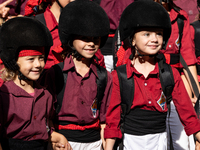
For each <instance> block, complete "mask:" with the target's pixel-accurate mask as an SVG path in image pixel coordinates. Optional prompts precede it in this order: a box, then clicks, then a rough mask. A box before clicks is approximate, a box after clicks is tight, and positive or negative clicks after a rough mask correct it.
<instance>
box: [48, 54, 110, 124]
mask: <svg viewBox="0 0 200 150" xmlns="http://www.w3.org/2000/svg"><path fill="white" fill-rule="evenodd" d="M63 71H68V76H67V82H66V87H65V92H64V96H63V102H62V107H61V110H60V112H59V114H58V120H59V121H69V122H74V123H78V124H80V125H85V124H90V123H93V122H94V121H97V120H98V119H100V123H105V118H106V112H107V108H108V106H109V99H110V93H111V88H112V87H111V85H112V84H111V83H112V76H111V74H110V73H109V72H107V73H108V77H107V86H106V89H105V92H104V97H103V99H102V103H101V108H100V115H99V112H98V111H97V113H96V117H94V116H93V113H92V110H91V108H92V104H93V103H94V100H95V98H96V94H97V84H96V78H97V77H98V75H97V70H96V64H95V63H94V62H92V63H91V65H90V70H89V72H88V73H87V74H86V75H85V76H84V77H82V76H81V75H80V74H78V73H77V72H76V69H75V65H74V62H73V60H72V58H71V56H70V57H69V58H67V57H66V59H65V61H64V68H63ZM45 79H46V85H47V88H48V89H49V91H50V92H51V93H52V94H53V95H54V96H55V97H56V94H55V91H56V87H55V73H54V69H53V68H50V69H49V70H48V71H47V74H46V77H45Z"/></svg>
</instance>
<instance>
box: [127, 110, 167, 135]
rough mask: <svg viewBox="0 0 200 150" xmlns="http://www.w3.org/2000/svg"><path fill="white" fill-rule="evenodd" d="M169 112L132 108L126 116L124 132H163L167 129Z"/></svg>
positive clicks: (138, 133)
mask: <svg viewBox="0 0 200 150" xmlns="http://www.w3.org/2000/svg"><path fill="white" fill-rule="evenodd" d="M166 116H167V113H162V112H158V111H150V110H143V109H139V108H135V109H132V110H131V111H130V113H129V114H127V115H126V116H125V121H124V132H125V133H128V134H132V135H146V134H155V133H162V132H164V131H165V130H166V123H165V122H166Z"/></svg>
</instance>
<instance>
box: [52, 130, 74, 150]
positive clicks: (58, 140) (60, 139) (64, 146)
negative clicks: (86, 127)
mask: <svg viewBox="0 0 200 150" xmlns="http://www.w3.org/2000/svg"><path fill="white" fill-rule="evenodd" d="M51 143H52V148H53V150H72V148H71V146H70V144H69V142H68V141H67V139H66V138H65V136H63V135H62V134H60V133H57V132H55V131H53V132H52V133H51Z"/></svg>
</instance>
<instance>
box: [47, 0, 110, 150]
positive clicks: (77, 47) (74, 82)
mask: <svg viewBox="0 0 200 150" xmlns="http://www.w3.org/2000/svg"><path fill="white" fill-rule="evenodd" d="M108 34H109V20H108V17H107V15H106V13H105V12H104V10H103V9H102V8H101V7H100V6H99V5H98V4H96V3H95V2H91V1H87V0H84V1H74V2H71V3H69V4H68V5H67V6H65V7H64V8H63V9H62V12H61V16H60V19H59V36H60V40H61V42H62V45H63V48H64V49H65V51H66V56H67V57H66V58H65V60H64V63H61V64H63V65H64V66H63V67H62V68H61V69H60V70H61V71H60V72H59V71H56V70H55V67H54V66H53V67H52V68H50V69H49V70H48V71H47V75H46V77H45V79H46V85H47V88H48V89H49V91H51V93H52V94H53V95H54V96H55V98H56V101H57V103H58V104H59V105H57V106H59V107H57V108H59V111H57V115H56V119H55V124H56V126H57V130H58V132H59V133H62V134H63V135H64V136H65V137H66V138H67V140H68V141H69V143H70V145H71V146H72V148H73V150H80V149H84V150H91V149H92V150H100V149H102V140H103V131H104V126H105V116H106V112H107V108H108V105H109V98H110V91H111V82H112V76H111V74H109V72H107V71H106V69H105V68H103V67H100V66H99V65H98V64H97V63H96V62H95V53H96V52H97V50H98V49H99V48H100V47H102V46H103V45H104V44H105V42H106V39H107V36H108ZM59 74H61V76H59ZM66 74H67V79H66ZM63 76H64V79H63ZM102 76H105V77H103V79H105V80H104V81H105V82H104V81H103V82H104V83H103V82H102V81H101V82H100V83H101V84H102V85H101V86H99V84H98V81H99V79H101V77H102ZM106 76H107V77H106ZM59 82H61V83H62V84H61V85H63V83H64V86H62V91H63V93H62V94H60V92H59V93H57V91H58V89H59V88H60V87H61V86H59V85H58V84H57V83H59ZM102 87H104V89H102ZM99 89H101V90H99ZM100 93H101V94H100ZM60 95H61V96H60ZM99 96H100V97H101V98H100V97H99ZM101 139H102V140H101ZM103 144H104V143H103Z"/></svg>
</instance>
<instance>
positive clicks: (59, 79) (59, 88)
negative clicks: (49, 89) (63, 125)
mask: <svg viewBox="0 0 200 150" xmlns="http://www.w3.org/2000/svg"><path fill="white" fill-rule="evenodd" d="M63 67H64V62H61V63H59V64H56V65H54V66H53V68H54V72H55V79H56V82H55V84H56V85H55V86H56V95H57V103H56V104H55V109H56V113H57V114H58V113H59V112H60V109H61V107H62V102H63V96H64V92H65V86H66V82H67V72H63V71H62V69H63Z"/></svg>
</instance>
